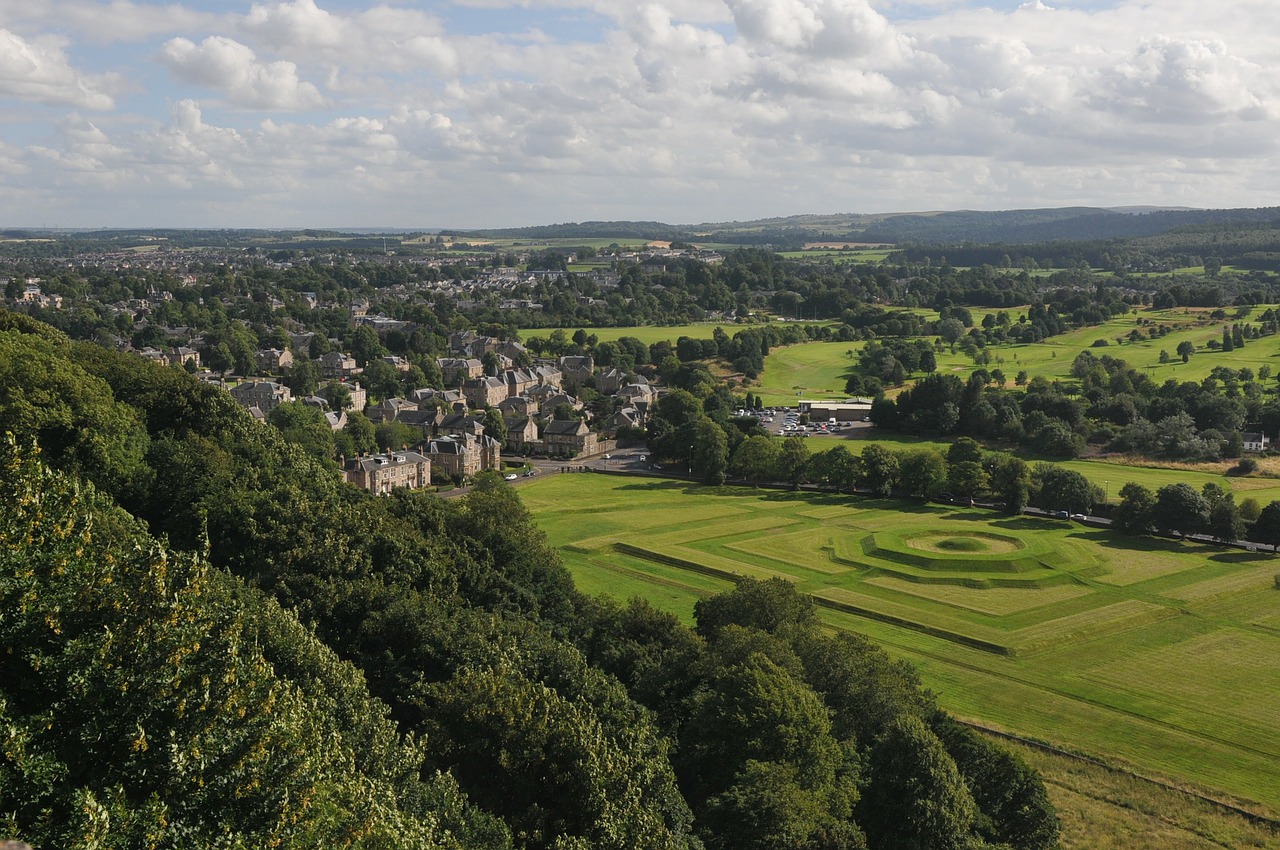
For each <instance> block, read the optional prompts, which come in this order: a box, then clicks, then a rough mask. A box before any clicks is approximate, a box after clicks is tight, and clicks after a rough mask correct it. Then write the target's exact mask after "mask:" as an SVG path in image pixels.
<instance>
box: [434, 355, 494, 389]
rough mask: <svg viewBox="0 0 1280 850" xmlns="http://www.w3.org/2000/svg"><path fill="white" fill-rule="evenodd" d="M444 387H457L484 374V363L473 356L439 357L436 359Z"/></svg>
mask: <svg viewBox="0 0 1280 850" xmlns="http://www.w3.org/2000/svg"><path fill="white" fill-rule="evenodd" d="M436 365H437V366H439V367H440V374H441V375H443V376H444V385H445V386H446V387H458V386H462V384H464V383H466V382H467V381H469V380H471V379H473V378H479V377H481V376H483V375H484V364H483V363H481V362H480V361H479V360H477V359H476V358H474V357H470V358H468V357H441V358H439V359H437V360H436Z"/></svg>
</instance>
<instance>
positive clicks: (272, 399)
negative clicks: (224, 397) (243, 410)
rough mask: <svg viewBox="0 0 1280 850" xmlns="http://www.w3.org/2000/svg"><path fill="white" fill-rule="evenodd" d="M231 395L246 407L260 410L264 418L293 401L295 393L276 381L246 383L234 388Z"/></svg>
mask: <svg viewBox="0 0 1280 850" xmlns="http://www.w3.org/2000/svg"><path fill="white" fill-rule="evenodd" d="M231 395H232V397H233V398H234V399H235V400H236V401H238V402H240V404H242V405H244V406H245V407H256V408H258V410H260V411H262V414H263V416H266V415H269V414H270V413H271V411H273V410H275V409H276V408H277V407H279V406H280V405H282V404H284V403H285V402H288V401H292V400H293V392H292V391H291V390H290V389H289V388H288V387H286V386H285V385H284V384H278V383H276V382H275V381H245V382H243V383H240V384H236V385H235V386H234V387H232V388H231Z"/></svg>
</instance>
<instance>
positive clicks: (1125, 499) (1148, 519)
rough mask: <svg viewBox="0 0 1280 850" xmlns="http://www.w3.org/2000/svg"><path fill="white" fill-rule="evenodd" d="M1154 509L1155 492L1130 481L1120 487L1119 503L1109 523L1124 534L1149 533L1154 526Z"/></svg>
mask: <svg viewBox="0 0 1280 850" xmlns="http://www.w3.org/2000/svg"><path fill="white" fill-rule="evenodd" d="M1155 510H1156V497H1155V494H1154V493H1152V492H1151V491H1150V490H1148V489H1147V488H1146V487H1143V486H1142V485H1141V484H1137V483H1135V482H1133V481H1130V482H1129V483H1128V484H1125V485H1124V486H1123V487H1121V488H1120V504H1118V505H1116V509H1115V511H1114V512H1113V513H1112V515H1111V516H1112V518H1111V524H1112V526H1113V527H1114V528H1115V529H1116V530H1117V531H1123V532H1124V533H1125V534H1150V533H1151V531H1152V529H1153V528H1155Z"/></svg>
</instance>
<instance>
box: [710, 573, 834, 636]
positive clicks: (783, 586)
mask: <svg viewBox="0 0 1280 850" xmlns="http://www.w3.org/2000/svg"><path fill="white" fill-rule="evenodd" d="M693 618H694V620H695V621H696V622H697V631H698V634H700V635H702V636H703V637H704V638H707V639H708V640H710V639H713V638H715V637H716V636H717V635H719V633H720V631H721V630H722V629H724V628H725V627H727V626H731V625H732V626H742V627H744V628H751V629H759V630H760V631H763V632H769V633H770V634H772V633H774V632H777V631H779V630H780V629H783V628H784V627H787V626H792V625H811V624H813V623H815V622H816V621H817V614H816V609H815V608H814V605H813V599H812V598H810V597H809V596H808V595H806V594H803V593H800V592H799V591H797V590H796V588H795V585H793V584H792V583H791V582H789V581H787V580H785V579H781V578H770V579H753V578H744V579H743V580H742V581H741V582H739V583H738V585H737V586H736V587H735V588H734V589H733V590H731V591H729V592H728V593H721V594H717V595H716V596H708V597H707V598H705V599H699V600H698V601H697V602H695V603H694V606H693Z"/></svg>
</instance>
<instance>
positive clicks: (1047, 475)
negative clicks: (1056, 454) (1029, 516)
mask: <svg viewBox="0 0 1280 850" xmlns="http://www.w3.org/2000/svg"><path fill="white" fill-rule="evenodd" d="M1031 482H1032V490H1033V492H1034V495H1033V501H1034V503H1035V504H1036V506H1038V507H1040V508H1043V509H1045V510H1050V511H1068V512H1070V513H1078V514H1087V513H1088V512H1089V511H1090V509H1092V508H1093V506H1094V505H1095V504H1097V503H1098V502H1101V501H1102V490H1101V488H1099V487H1096V486H1094V485H1093V484H1090V483H1089V479H1087V478H1085V477H1084V476H1083V475H1081V474H1080V473H1078V472H1076V471H1074V470H1070V469H1063V468H1061V467H1059V466H1055V465H1054V464H1051V463H1037V464H1036V465H1035V467H1034V469H1033V470H1032V473H1031Z"/></svg>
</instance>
